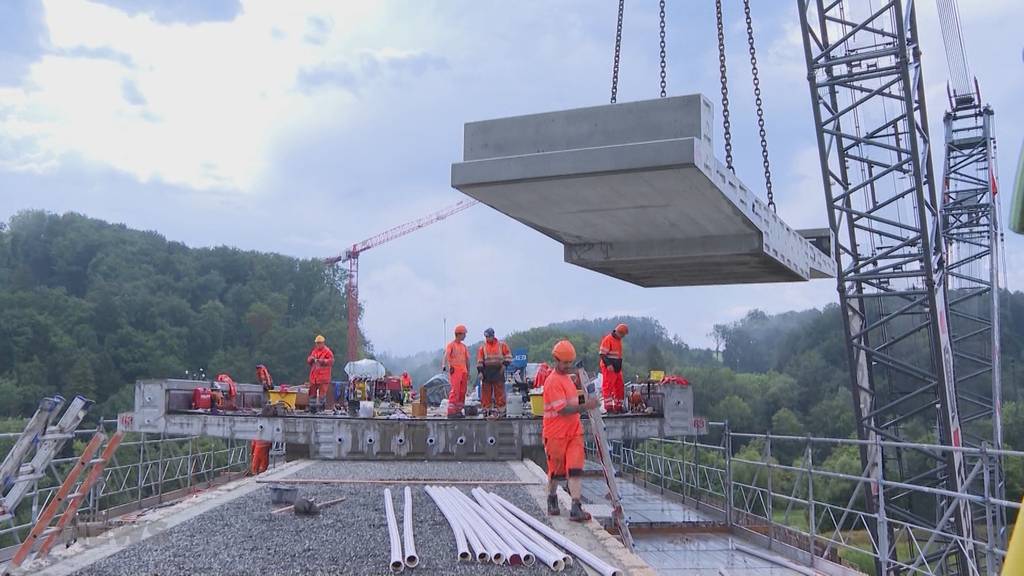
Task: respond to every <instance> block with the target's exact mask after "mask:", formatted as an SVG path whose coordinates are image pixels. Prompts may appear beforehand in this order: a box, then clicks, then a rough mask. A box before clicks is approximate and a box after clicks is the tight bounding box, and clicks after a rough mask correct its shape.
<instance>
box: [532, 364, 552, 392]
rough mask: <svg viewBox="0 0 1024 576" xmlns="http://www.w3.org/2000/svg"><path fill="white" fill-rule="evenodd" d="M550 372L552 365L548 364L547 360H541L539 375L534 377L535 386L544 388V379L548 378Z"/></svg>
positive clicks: (538, 368) (538, 369)
mask: <svg viewBox="0 0 1024 576" xmlns="http://www.w3.org/2000/svg"><path fill="white" fill-rule="evenodd" d="M549 374H551V366H548V363H547V362H541V363H540V366H538V367H537V375H536V376H534V377H533V387H534V388H543V387H544V381H545V380H547V378H548V375H549Z"/></svg>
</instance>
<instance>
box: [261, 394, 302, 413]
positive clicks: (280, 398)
mask: <svg viewBox="0 0 1024 576" xmlns="http://www.w3.org/2000/svg"><path fill="white" fill-rule="evenodd" d="M296 396H297V394H296V393H295V392H281V391H278V390H267V398H268V400H269V403H270V404H278V403H283V404H284V405H286V406H288V407H289V408H291V409H292V410H295V397H296Z"/></svg>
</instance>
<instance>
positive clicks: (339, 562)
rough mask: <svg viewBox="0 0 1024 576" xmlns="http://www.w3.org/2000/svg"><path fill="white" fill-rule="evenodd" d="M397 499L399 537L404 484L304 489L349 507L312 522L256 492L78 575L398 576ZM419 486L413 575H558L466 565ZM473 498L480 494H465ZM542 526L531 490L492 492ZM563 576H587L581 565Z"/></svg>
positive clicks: (388, 469)
mask: <svg viewBox="0 0 1024 576" xmlns="http://www.w3.org/2000/svg"><path fill="white" fill-rule="evenodd" d="M294 477H296V478H351V479H382V478H383V479H399V478H410V479H432V478H439V479H441V478H443V479H451V480H475V479H489V480H515V479H517V477H516V475H515V473H514V472H513V471H512V469H511V468H510V467H509V466H508V465H507V464H504V463H501V462H485V463H475V462H451V463H447V462H446V463H441V462H430V463H427V462H319V463H317V464H314V465H312V466H310V467H308V468H305V469H303V470H300V471H298V472H297V473H296V474H295V475H294ZM386 487H390V488H391V489H392V492H393V493H394V503H395V511H396V514H397V516H398V524H399V530H401V526H402V508H403V500H402V489H403V488H404V485H403V484H401V483H398V484H394V485H391V486H386V485H300V486H299V495H300V496H304V497H307V498H313V499H315V500H318V501H325V500H330V499H333V498H338V497H341V496H345V497H347V500H346V501H344V502H342V503H340V504H336V505H334V506H331V507H328V508H327V509H325V510H323V511H321V513H320V515H319V516H315V517H309V518H303V517H296V516H295V515H293V514H291V513H290V512H289V513H284V514H271V513H270V511H271V509H272V508H273V507H272V505H271V504H270V491H269V488H267V487H266V486H263V487H261V488H260V489H258V490H257V491H256V492H254V493H253V494H249V495H246V496H243V497H241V498H239V499H237V500H234V501H232V502H229V503H227V504H223V505H221V506H218V507H217V508H215V509H213V510H211V511H209V512H207V513H205V514H202V515H200V516H198V517H196V518H194V519H192V520H189V521H187V522H184V523H182V524H180V525H178V526H176V527H174V528H171V529H170V530H166V531H164V532H162V533H160V534H158V535H155V536H153V537H151V538H149V539H148V540H145V541H144V542H141V543H139V544H135V545H132V546H129V547H127V548H125V549H124V550H122V551H120V552H118V553H116V554H114V555H112V556H110V557H108V558H106V559H104V560H102V561H100V562H97V563H95V564H93V565H92V566H89V567H88V568H86V569H83V570H80V571H78V572H77V573H76V574H77V575H78V576H94V575H95V576H99V575H104V576H106V575H129V574H130V575H133V576H134V575H149V576H164V575H168V576H169V575H181V574H197V575H198V574H229V575H231V574H239V575H245V576H252V575H253V574H260V575H262V576H271V575H279V574H280V575H291V574H295V575H299V574H302V575H314V574H319V575H326V574H352V575H365V574H391V572H390V570H389V569H388V558H389V552H390V548H389V543H388V531H387V525H386V523H385V520H384V488H386ZM412 488H413V515H414V522H415V524H414V529H415V536H416V550H417V553H418V554H419V557H420V564H419V566H417V567H416V568H415V569H406V573H410V574H412V575H413V576H415V575H417V574H419V575H425V574H455V575H459V574H465V575H467V576H469V575H474V576H476V575H487V574H503V575H508V574H520V575H523V576H527V575H530V574H546V573H551V571H550V570H549V569H547V568H546V567H543V566H540V565H539V564H537V565H534V566H533V567H530V568H527V567H525V566H517V567H514V568H512V567H509V566H507V565H506V566H495V565H493V564H487V565H484V564H479V563H477V562H463V563H459V562H457V559H456V552H455V538H454V537H453V536H452V531H451V529H450V528H449V526H448V523H447V521H446V520H445V519H444V516H442V515H441V513H440V511H438V509H437V506H435V505H434V502H433V500H431V499H430V497H429V496H428V495H427V494H426V492H424V491H423V486H419V485H416V486H412ZM462 488H463V490H465V491H466V492H468V491H469V490H470V489H471V488H472V486H463V487H462ZM487 489H489V490H491V491H493V492H495V493H497V494H499V495H501V496H503V497H504V498H506V499H507V500H509V501H510V502H512V503H513V504H515V505H517V506H519V507H520V508H522V509H523V510H525V511H527V512H529V513H531V514H533V515H534V516H535V517H537V518H542V519H543V518H544V515H543V514H542V511H541V509H540V508H539V507H538V506H537V505H536V503H535V502H534V500H533V498H531V497H530V496H529V494H527V493H526V490H525V488H523V487H521V486H514V485H507V486H501V485H498V486H488V487H487ZM563 574H575V575H583V574H586V572H585V571H584V570H583V569H582V568H581V567H580V563H579V562H577V563H575V564H574V565H573V566H572V567H571V568H567V569H566V570H565V571H564V572H563Z"/></svg>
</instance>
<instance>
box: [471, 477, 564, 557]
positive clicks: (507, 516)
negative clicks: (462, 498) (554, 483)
mask: <svg viewBox="0 0 1024 576" xmlns="http://www.w3.org/2000/svg"><path fill="white" fill-rule="evenodd" d="M473 497H474V498H476V499H477V501H478V502H480V505H481V506H483V507H484V508H486V509H487V510H488V512H489V513H491V514H492V515H493V516H494V517H495V518H496V519H498V520H499V521H500V522H501V523H502V525H503V526H504V528H505V530H506V531H507V532H508V533H509V534H510V535H511V536H513V537H514V538H516V539H517V540H518V541H519V542H520V543H521V544H522V545H523V546H524V547H525V548H526V549H527V550H528V551H529V552H530V554H532V555H533V556H534V557H535V560H534V561H536V559H540V561H541V562H542V563H543V564H544V565H545V566H547V567H548V568H550V569H552V570H554V571H555V572H561V571H562V570H563V569H565V554H563V553H562V551H561V550H559V549H557V548H555V547H554V546H552V545H551V544H550V543H549V542H548V541H547V540H545V539H544V537H543V536H541V535H540V534H537V532H535V531H534V530H533V529H531V528H530V527H529V526H527V525H525V524H523V523H522V522H520V521H519V519H518V518H516V517H515V516H512V514H511V513H510V512H509V511H508V510H505V507H504V506H502V505H501V504H497V503H496V502H494V501H492V500H491V499H490V495H489V494H488V493H487V492H486V491H485V490H483V489H480V488H476V489H474V490H473ZM523 563H524V564H527V565H532V564H533V563H532V562H527V561H526V560H525V558H524V560H523Z"/></svg>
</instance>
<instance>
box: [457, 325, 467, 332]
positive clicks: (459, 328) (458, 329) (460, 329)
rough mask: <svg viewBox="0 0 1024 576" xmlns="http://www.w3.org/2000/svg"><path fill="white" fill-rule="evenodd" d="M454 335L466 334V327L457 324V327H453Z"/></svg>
mask: <svg viewBox="0 0 1024 576" xmlns="http://www.w3.org/2000/svg"><path fill="white" fill-rule="evenodd" d="M455 333H456V334H465V333H466V327H465V326H464V325H462V324H459V325H458V326H456V327H455Z"/></svg>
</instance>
